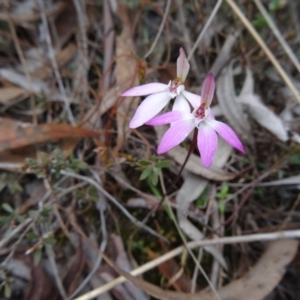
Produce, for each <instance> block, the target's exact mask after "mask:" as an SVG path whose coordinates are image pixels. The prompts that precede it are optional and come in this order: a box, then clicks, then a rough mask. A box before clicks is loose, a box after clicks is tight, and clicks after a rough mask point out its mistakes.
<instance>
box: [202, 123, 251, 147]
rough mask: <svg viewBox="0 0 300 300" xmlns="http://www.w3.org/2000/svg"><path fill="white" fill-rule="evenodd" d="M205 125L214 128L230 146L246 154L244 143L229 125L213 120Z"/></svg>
mask: <svg viewBox="0 0 300 300" xmlns="http://www.w3.org/2000/svg"><path fill="white" fill-rule="evenodd" d="M205 123H206V124H208V125H209V126H210V127H212V128H213V129H214V130H215V131H216V132H217V133H218V134H219V135H220V136H221V137H222V138H223V139H224V140H225V141H226V142H227V143H228V144H229V145H231V146H232V147H234V148H236V149H238V150H240V151H241V152H243V153H245V149H244V146H243V144H242V142H241V141H240V139H239V138H238V136H237V135H236V134H235V132H234V131H233V130H232V129H231V128H230V127H229V126H228V125H226V124H225V123H223V122H219V121H216V120H211V119H210V120H209V119H206V120H205Z"/></svg>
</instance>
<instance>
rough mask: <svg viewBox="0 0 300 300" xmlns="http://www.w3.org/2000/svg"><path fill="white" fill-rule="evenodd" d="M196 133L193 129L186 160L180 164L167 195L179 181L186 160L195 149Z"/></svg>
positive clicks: (196, 130)
mask: <svg viewBox="0 0 300 300" xmlns="http://www.w3.org/2000/svg"><path fill="white" fill-rule="evenodd" d="M197 133H198V129H197V128H195V130H194V135H193V139H192V142H191V144H190V147H189V150H188V153H187V156H186V158H185V160H184V162H183V164H182V166H181V168H180V170H179V172H178V174H177V176H176V177H175V180H174V181H173V183H172V184H171V186H170V187H169V189H168V193H167V194H169V193H170V190H171V189H172V188H173V187H174V185H175V184H176V183H177V182H178V180H179V178H180V176H181V173H182V171H183V169H184V167H185V165H186V164H187V162H188V160H189V158H190V156H191V154H192V152H193V151H194V149H195V146H196V144H197Z"/></svg>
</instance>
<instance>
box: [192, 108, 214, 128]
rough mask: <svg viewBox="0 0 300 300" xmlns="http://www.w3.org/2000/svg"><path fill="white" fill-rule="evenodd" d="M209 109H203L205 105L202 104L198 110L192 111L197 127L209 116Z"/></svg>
mask: <svg viewBox="0 0 300 300" xmlns="http://www.w3.org/2000/svg"><path fill="white" fill-rule="evenodd" d="M210 113H211V112H210V108H205V103H202V104H201V105H200V106H199V107H198V108H196V109H195V110H194V111H193V115H194V117H195V122H196V124H197V126H199V124H200V123H201V122H202V121H204V120H205V119H206V118H207V117H208V116H209V115H210Z"/></svg>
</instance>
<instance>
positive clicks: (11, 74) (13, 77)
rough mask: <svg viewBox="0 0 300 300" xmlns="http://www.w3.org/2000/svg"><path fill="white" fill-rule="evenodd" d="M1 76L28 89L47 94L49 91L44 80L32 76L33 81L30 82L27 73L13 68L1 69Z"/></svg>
mask: <svg viewBox="0 0 300 300" xmlns="http://www.w3.org/2000/svg"><path fill="white" fill-rule="evenodd" d="M0 76H1V77H2V78H4V79H5V80H7V81H9V82H11V83H13V84H15V85H17V86H20V87H22V88H23V89H25V90H26V91H33V92H35V93H46V94H47V93H48V92H49V87H48V85H47V84H46V83H45V82H44V81H42V80H39V79H33V78H31V82H29V81H28V80H27V78H26V76H25V75H23V74H21V73H18V72H16V71H15V70H13V69H5V68H2V69H0Z"/></svg>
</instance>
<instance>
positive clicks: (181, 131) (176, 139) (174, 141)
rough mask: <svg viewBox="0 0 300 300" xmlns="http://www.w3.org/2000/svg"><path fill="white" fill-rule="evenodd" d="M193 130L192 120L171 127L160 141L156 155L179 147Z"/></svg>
mask: <svg viewBox="0 0 300 300" xmlns="http://www.w3.org/2000/svg"><path fill="white" fill-rule="evenodd" d="M194 128H195V123H194V121H193V120H191V119H189V120H183V121H179V122H176V123H175V124H173V126H171V127H170V128H169V129H168V130H167V131H166V133H165V134H164V136H163V137H162V139H161V142H160V144H159V146H158V149H157V153H158V154H161V153H164V152H167V151H169V150H170V149H172V148H173V147H175V146H177V145H179V144H180V143H181V142H182V141H183V140H184V139H185V138H186V137H187V136H188V135H189V134H190V133H191V131H192V130H193V129H194Z"/></svg>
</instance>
